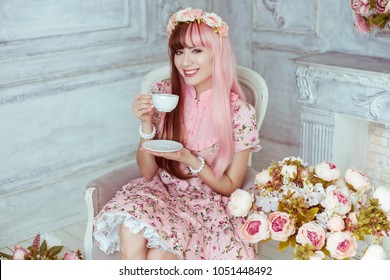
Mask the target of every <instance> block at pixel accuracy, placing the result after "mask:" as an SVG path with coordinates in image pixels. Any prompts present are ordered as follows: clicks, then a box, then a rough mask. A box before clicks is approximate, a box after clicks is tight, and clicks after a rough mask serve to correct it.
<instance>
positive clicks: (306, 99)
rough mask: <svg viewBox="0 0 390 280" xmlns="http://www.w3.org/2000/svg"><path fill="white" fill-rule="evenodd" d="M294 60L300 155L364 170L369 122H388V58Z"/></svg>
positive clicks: (343, 56) (338, 55)
mask: <svg viewBox="0 0 390 280" xmlns="http://www.w3.org/2000/svg"><path fill="white" fill-rule="evenodd" d="M293 61H294V63H296V64H297V66H298V67H297V71H296V78H297V84H298V88H299V97H298V101H299V102H300V103H301V105H302V106H301V114H300V115H301V156H302V157H303V158H304V159H305V160H306V161H307V162H308V163H310V164H315V163H318V162H321V161H323V160H328V161H334V162H340V164H341V165H342V166H343V167H347V166H351V165H352V166H355V167H360V168H364V167H365V166H364V162H365V156H366V147H367V135H368V123H369V122H376V123H380V124H390V59H385V58H376V57H367V56H359V55H352V54H344V53H336V52H328V53H323V54H316V55H309V56H303V57H298V58H295V59H293ZM352 144H353V145H352Z"/></svg>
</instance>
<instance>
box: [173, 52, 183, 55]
mask: <svg viewBox="0 0 390 280" xmlns="http://www.w3.org/2000/svg"><path fill="white" fill-rule="evenodd" d="M182 53H183V52H182V51H175V55H181V54H182Z"/></svg>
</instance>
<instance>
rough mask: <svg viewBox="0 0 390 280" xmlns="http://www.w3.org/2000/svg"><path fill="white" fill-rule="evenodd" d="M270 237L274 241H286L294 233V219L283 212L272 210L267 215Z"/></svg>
mask: <svg viewBox="0 0 390 280" xmlns="http://www.w3.org/2000/svg"><path fill="white" fill-rule="evenodd" d="M269 221H270V232H271V238H272V239H273V240H276V241H286V240H287V239H288V237H289V236H291V235H292V234H294V233H295V226H294V221H293V220H292V219H290V215H289V214H287V213H285V212H278V211H276V212H273V213H271V214H270V215H269Z"/></svg>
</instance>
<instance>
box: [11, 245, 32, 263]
mask: <svg viewBox="0 0 390 280" xmlns="http://www.w3.org/2000/svg"><path fill="white" fill-rule="evenodd" d="M28 255H29V252H28V251H27V250H26V249H24V248H23V247H22V246H20V245H15V250H14V254H13V256H12V257H13V259H14V260H24V259H25V258H24V257H25V256H28Z"/></svg>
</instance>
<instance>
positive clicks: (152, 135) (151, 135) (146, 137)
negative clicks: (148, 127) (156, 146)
mask: <svg viewBox="0 0 390 280" xmlns="http://www.w3.org/2000/svg"><path fill="white" fill-rule="evenodd" d="M138 132H139V136H141V138H142V139H147V140H150V139H153V138H154V136H156V127H155V126H154V125H153V131H152V133H149V134H147V133H143V132H142V124H141V125H140V126H139V130H138Z"/></svg>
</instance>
